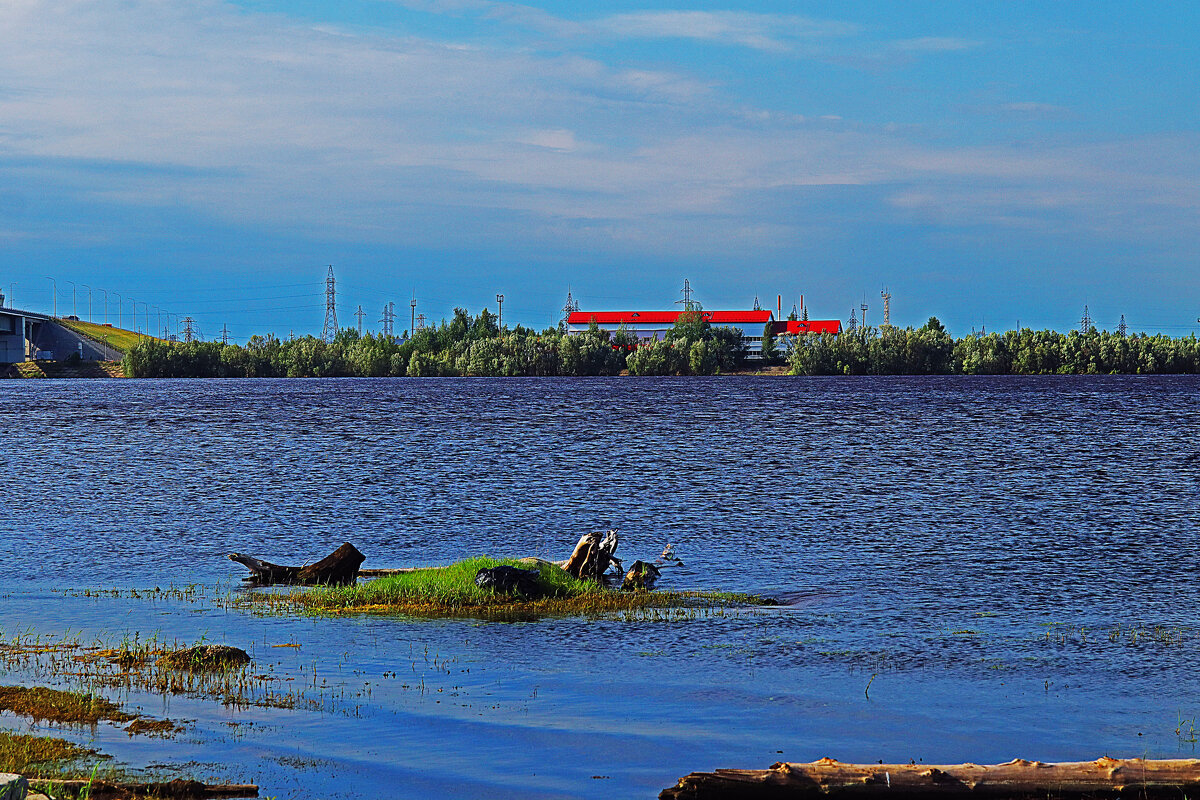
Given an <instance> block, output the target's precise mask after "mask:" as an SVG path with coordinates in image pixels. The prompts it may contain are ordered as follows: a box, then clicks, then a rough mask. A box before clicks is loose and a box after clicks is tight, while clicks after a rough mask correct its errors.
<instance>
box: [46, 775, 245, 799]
mask: <svg viewBox="0 0 1200 800" xmlns="http://www.w3.org/2000/svg"><path fill="white" fill-rule="evenodd" d="M29 789H30V791H31V792H39V791H42V790H43V789H49V790H51V791H53V792H54V794H55V796H61V795H60V793H62V795H66V796H69V797H83V796H85V794H86V796H87V797H114V798H117V797H121V798H124V797H158V798H164V800H165V799H167V798H170V800H189V799H190V798H209V797H258V787H257V786H255V785H254V784H249V783H247V784H227V783H200V782H199V781H185V780H173V781H168V782H166V783H109V782H108V781H104V780H94V781H66V780H56V779H42V778H30V779H29Z"/></svg>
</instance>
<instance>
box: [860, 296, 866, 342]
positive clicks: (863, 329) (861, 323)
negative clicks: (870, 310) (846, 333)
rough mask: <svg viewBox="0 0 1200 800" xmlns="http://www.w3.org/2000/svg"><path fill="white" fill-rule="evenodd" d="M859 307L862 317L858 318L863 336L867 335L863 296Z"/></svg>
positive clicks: (864, 299)
mask: <svg viewBox="0 0 1200 800" xmlns="http://www.w3.org/2000/svg"><path fill="white" fill-rule="evenodd" d="M859 308H861V309H862V319H860V320H859V325H860V326H861V327H862V332H863V336H866V335H867V299H866V298H865V297H864V298H863V301H862V305H860V306H859Z"/></svg>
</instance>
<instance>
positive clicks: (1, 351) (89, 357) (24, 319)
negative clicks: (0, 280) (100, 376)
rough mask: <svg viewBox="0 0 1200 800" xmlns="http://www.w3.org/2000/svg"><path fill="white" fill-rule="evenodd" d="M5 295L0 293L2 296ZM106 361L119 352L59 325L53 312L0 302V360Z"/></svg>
mask: <svg viewBox="0 0 1200 800" xmlns="http://www.w3.org/2000/svg"><path fill="white" fill-rule="evenodd" d="M2 298H3V295H0V299H2ZM72 354H76V355H78V356H79V357H80V358H81V359H83V360H84V361H107V360H109V359H111V358H112V357H113V356H114V355H116V356H117V357H118V358H119V357H120V353H119V352H116V351H114V350H113V348H112V347H105V346H103V345H101V344H97V343H96V342H94V341H92V340H91V339H88V338H87V337H86V336H81V335H79V334H78V333H75V332H74V331H72V330H69V329H68V328H64V327H63V326H62V325H59V324H58V322H56V321H55V319H54V318H53V317H51V316H48V315H46V314H39V313H37V312H34V311H22V310H20V309H16V308H5V307H3V306H0V364H16V363H19V362H22V361H28V360H30V359H34V358H44V359H56V360H63V359H66V358H69V357H70V356H71V355H72Z"/></svg>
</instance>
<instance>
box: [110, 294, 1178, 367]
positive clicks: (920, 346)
mask: <svg viewBox="0 0 1200 800" xmlns="http://www.w3.org/2000/svg"><path fill="white" fill-rule="evenodd" d="M763 353H764V358H763V359H762V360H761V361H758V360H756V361H750V362H747V360H746V356H747V351H746V346H745V342H744V341H743V339H742V336H741V335H740V334H739V333H738V332H737V331H736V330H733V329H731V328H722V327H717V328H714V327H712V326H711V325H710V324H709V323H708V322H707V321H705V320H704V319H703V317H702V316H701V315H700V313H699V312H693V313H686V312H685V313H684V314H681V315H680V317H679V319H678V321H677V322H676V323H675V325H674V326H673V327H672V328H670V329H669V330H668V331H667V333H666V336H665V337H664V339H662V340H661V341H655V342H649V343H643V344H639V343H638V341H637V339H636V337H635V336H634V335H633V334H632V333H631V332H629V331H626V330H624V329H623V328H622V329H618V330H617V331H615V332H612V333H610V332H608V331H605V330H602V329H601V328H599V327H598V326H597V325H595V324H592V325H591V326H590V327H589V328H588V330H586V331H583V332H582V333H577V334H574V335H571V336H567V335H566V333H565V331H564V330H562V329H561V328H547V329H546V330H543V331H535V330H532V329H529V328H525V327H523V326H520V325H518V326H516V327H514V328H511V329H509V328H505V329H504V330H503V331H501V330H500V328H499V326H498V325H497V320H496V317H495V315H494V314H492V313H491V312H489V311H488V310H487V309H484V310H483V311H481V312H480V313H479V314H478V315H474V316H473V315H471V314H470V313H468V312H467V311H466V310H464V309H455V312H454V316H453V318H451V319H450V320H442V321H441V323H439V324H437V325H434V326H431V327H428V328H425V329H423V330H418V331H416V332H415V333H414V334H413V335H412V336H410V337H408V338H404V339H394V338H391V337H385V336H376V335H374V334H370V333H368V334H364V335H359V333H358V332H357V331H356V330H354V329H352V328H347V329H343V330H341V331H339V332H338V334H337V336H336V337H335V338H334V339H333V341H332V342H325V341H323V340H322V339H318V338H316V337H313V336H305V337H301V338H296V339H286V340H285V339H278V338H276V337H274V336H270V335H268V336H254V337H252V338H251V339H250V340H249V341H248V342H247V343H246V344H245V345H234V344H221V343H220V342H189V343H186V344H183V343H171V342H165V341H162V340H160V339H153V338H149V337H143V338H142V339H140V340H139V341H138V342H137V343H136V344H135V345H134V346H132V347H131V348H130V349H129V350H128V351H127V352H126V354H125V358H124V366H125V374H126V375H128V376H129V377H144V378H301V377H305V378H324V377H362V378H366V377H449V376H480V377H485V376H487V377H517V376H554V375H563V376H582V375H618V374H622V373H628V374H630V375H715V374H720V373H728V372H736V371H739V370H743V369H748V368H749V369H757V368H759V367H761V366H765V365H783V366H785V367H786V368H787V369H788V371H789V372H790V373H792V374H794V375H941V374H990V375H1005V374H1022V375H1045V374H1107V373H1197V372H1200V341H1198V340H1197V339H1196V338H1195V337H1194V336H1191V337H1187V338H1178V339H1176V338H1171V337H1168V336H1147V335H1144V334H1141V335H1131V336H1120V335H1118V334H1112V333H1108V332H1098V331H1095V330H1092V331H1090V332H1088V333H1086V334H1085V333H1080V332H1078V331H1072V332H1070V333H1057V332H1055V331H1033V330H1028V329H1024V330H1020V331H1008V332H1006V333H993V334H988V335H986V336H976V335H971V336H964V337H962V338H959V339H954V338H953V337H951V336H950V335H949V334H948V333H947V332H946V330H945V328H944V327H943V326H942V325H941V323H940V322H938V320H937V319H935V318H932V317H931V318H930V320H929V322H927V323H926V324H925V325H924V326H922V327H920V328H916V329H914V328H896V327H886V328H882V329H880V328H860V329H858V330H856V331H852V332H844V333H841V334H837V335H834V334H820V335H818V334H811V335H807V336H799V337H780V338H779V339H776V338H775V337H774V336H772V335H771V331H770V326H769V325H768V326H767V329H766V330H764V331H763Z"/></svg>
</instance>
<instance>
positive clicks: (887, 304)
mask: <svg viewBox="0 0 1200 800" xmlns="http://www.w3.org/2000/svg"><path fill="white" fill-rule="evenodd" d="M879 296H880V297H882V298H883V327H885V328H890V327H891V325H892V293H891V292H889V291H888V290H887V287H886V286H885V287H883V291H881V292H880V293H879Z"/></svg>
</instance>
